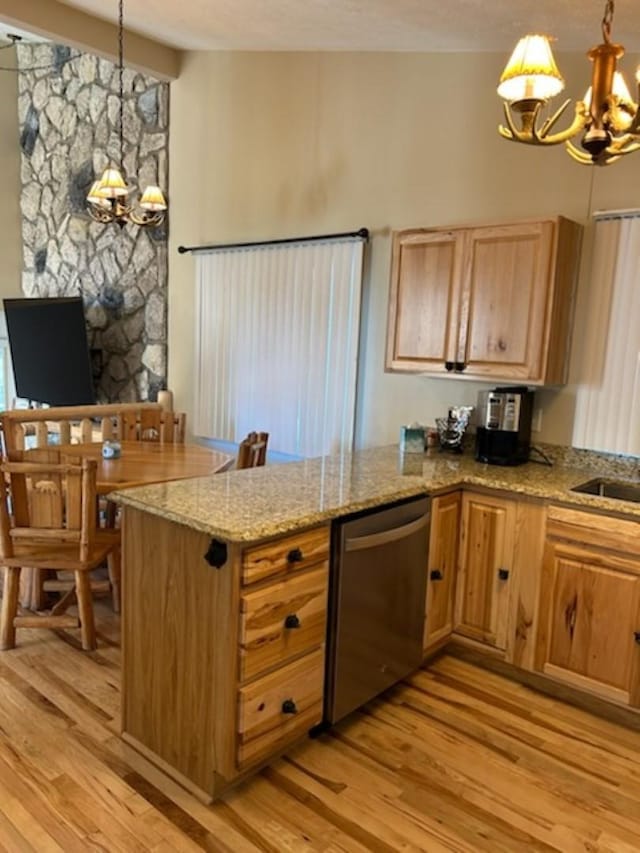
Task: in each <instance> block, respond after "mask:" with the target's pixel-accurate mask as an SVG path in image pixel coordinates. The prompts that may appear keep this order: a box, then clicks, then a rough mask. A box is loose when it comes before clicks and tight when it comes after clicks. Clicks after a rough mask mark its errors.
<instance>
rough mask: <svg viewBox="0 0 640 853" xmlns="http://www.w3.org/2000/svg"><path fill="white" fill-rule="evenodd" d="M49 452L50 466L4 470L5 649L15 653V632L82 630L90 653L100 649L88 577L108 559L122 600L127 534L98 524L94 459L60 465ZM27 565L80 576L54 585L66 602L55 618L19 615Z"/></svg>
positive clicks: (1, 622) (0, 518)
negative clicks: (124, 537)
mask: <svg viewBox="0 0 640 853" xmlns="http://www.w3.org/2000/svg"><path fill="white" fill-rule="evenodd" d="M39 452H40V453H43V451H39ZM46 453H48V454H49V461H46V462H42V461H39V462H32V461H30V462H25V461H9V462H3V463H2V464H1V465H0V471H1V472H2V475H3V476H2V477H1V478H0V488H1V489H2V492H1V493H0V565H2V566H3V567H4V594H3V598H2V610H1V613H0V648H1V649H12V648H14V646H15V644H16V628H77V627H79V628H80V636H81V641H82V648H83V649H85V650H87V651H89V650H92V649H95V648H96V634H95V625H94V617H93V601H92V597H91V581H90V577H89V572H90V571H91V570H92V569H95V568H97V567H98V566H100V565H101V564H103V563H104V562H105V561H107V563H108V568H109V577H110V582H111V586H112V589H113V591H114V597H117V596H118V595H119V586H120V533H119V531H114V530H101V529H99V528H98V527H97V524H96V467H97V463H96V462H95V460H89V459H84V460H82V464H79V465H69V464H61V463H60V461H59V459H60V458H59V455H58V454H57V452H56V451H54V450H49V451H46ZM15 455H16V457H18V458H19V456H20V454H15ZM23 567H29V568H33V569H36V570H39V569H53V570H55V571H67V572H71V573H72V574H73V581H72V582H71V583H70V584H67V582H66V581H58V580H56V581H54V582H52V583H53V585H52V587H51V588H53V589H57V590H58V591H60V592H61V593H62V597H61V598H60V600H59V601H58V602H57V603H56V604H55V606H54V607H53V609H52V610H51V612H50V613H49V614H47V615H42V616H40V615H36V614H35V613H33V614H29V615H19V614H18V596H19V589H20V574H21V569H22V568H23ZM45 588H46V587H45ZM76 602H77V605H78V616H77V617H74V616H70V615H68V614H67V612H66V611H67V609H68V608H69V607H70V606H71V605H72V604H74V603H76Z"/></svg>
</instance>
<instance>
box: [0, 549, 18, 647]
mask: <svg viewBox="0 0 640 853" xmlns="http://www.w3.org/2000/svg"><path fill="white" fill-rule="evenodd" d="M19 592H20V567H15V566H5V567H4V592H3V595H2V613H1V614H0V649H2V650H3V651H4V650H6V649H13V648H15V645H16V626H15V624H14V620H15V618H16V615H17V613H18V594H19Z"/></svg>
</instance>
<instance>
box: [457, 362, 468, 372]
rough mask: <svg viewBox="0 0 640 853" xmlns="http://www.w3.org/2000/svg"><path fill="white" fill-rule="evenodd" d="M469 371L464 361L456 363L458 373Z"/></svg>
mask: <svg viewBox="0 0 640 853" xmlns="http://www.w3.org/2000/svg"><path fill="white" fill-rule="evenodd" d="M466 369H467V365H466V364H465V363H464V361H456V373H462V372H463V371H465V370H466Z"/></svg>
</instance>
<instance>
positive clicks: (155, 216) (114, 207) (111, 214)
mask: <svg viewBox="0 0 640 853" xmlns="http://www.w3.org/2000/svg"><path fill="white" fill-rule="evenodd" d="M123 72H124V0H118V81H119V96H120V99H119V109H118V134H119V142H120V148H119V151H120V164H119V166H118V165H113V164H110V165H109V166H108V167H107V168H106V169H105V170H104V172H103V174H102V177H101V178H100V179H99V180H97V181H94V182H93V184H92V186H91V189H90V190H89V193H88V195H87V210H88V211H89V214H90V215H91V218H92V219H94V220H95V221H96V222H100V223H101V224H103V225H106V224H108V223H110V222H116V223H117V224H118V225H119V226H120V227H124V226H125V225H126V224H127V223H128V222H133V223H134V224H135V225H141V226H147V225H149V226H151V227H156V226H158V225H161V224H162V222H163V221H164V218H165V214H166V210H167V202H166V201H165V197H164V195H163V194H162V190H161V189H160V187H158V186H149V187H147V188H146V189H145V191H144V192H143V194H142V197H141V199H140V202H139V204H138V207H139V210H137V209H135V208H134V206H133V205H132V204H131V203H130V201H129V187H128V186H127V182H126V177H125V174H124V167H123V162H124V118H123V115H124V91H123Z"/></svg>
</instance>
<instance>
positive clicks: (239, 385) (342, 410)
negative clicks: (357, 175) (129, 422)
mask: <svg viewBox="0 0 640 853" xmlns="http://www.w3.org/2000/svg"><path fill="white" fill-rule="evenodd" d="M363 245H364V244H363V240H362V239H361V238H358V239H351V238H349V239H339V240H326V241H300V242H296V243H287V244H284V245H269V244H264V245H259V246H253V247H246V248H241V247H239V248H232V249H224V250H216V251H213V252H207V253H200V254H199V255H198V256H197V298H196V317H197V320H196V370H195V391H196V393H195V398H196V402H195V411H194V432H195V434H196V435H200V436H203V437H207V438H213V439H217V440H221V441H234V442H238V441H240V440H241V439H242V438H243V437H244V436H245V435H246V434H247V433H248V432H250V431H251V430H258V431H263V432H268V433H269V447H270V449H272V450H275V451H277V452H281V453H287V454H295V455H298V456H305V457H310V456H319V455H324V454H328V453H337V452H339V451H342V450H350V449H351V447H352V445H353V431H354V421H355V396H356V373H357V357H358V332H359V321H360V297H361V282H362V258H363Z"/></svg>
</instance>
